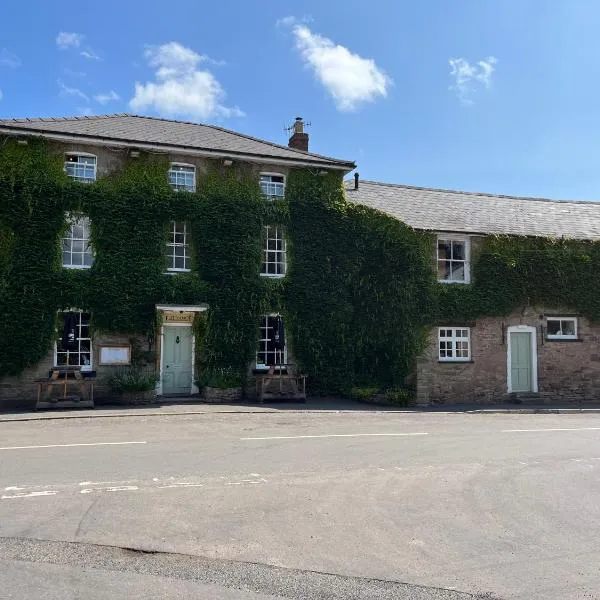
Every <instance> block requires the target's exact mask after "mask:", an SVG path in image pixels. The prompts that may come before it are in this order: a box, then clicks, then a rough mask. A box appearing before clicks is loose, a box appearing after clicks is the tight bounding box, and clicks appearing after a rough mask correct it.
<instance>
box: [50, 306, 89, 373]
mask: <svg viewBox="0 0 600 600" xmlns="http://www.w3.org/2000/svg"><path fill="white" fill-rule="evenodd" d="M58 326H59V330H58V336H57V340H56V344H55V345H54V366H55V367H61V366H63V365H67V366H78V367H81V370H82V371H91V370H92V368H93V362H92V338H91V334H90V315H89V314H88V313H85V312H82V311H80V310H74V311H70V312H66V313H61V314H60V315H59V322H58Z"/></svg>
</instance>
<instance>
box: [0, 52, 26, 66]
mask: <svg viewBox="0 0 600 600" xmlns="http://www.w3.org/2000/svg"><path fill="white" fill-rule="evenodd" d="M20 66H21V59H20V58H19V57H18V56H17V55H16V54H13V53H12V52H9V51H8V50H7V49H6V48H2V50H0V67H9V68H10V69H16V68H17V67H20Z"/></svg>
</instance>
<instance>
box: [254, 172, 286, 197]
mask: <svg viewBox="0 0 600 600" xmlns="http://www.w3.org/2000/svg"><path fill="white" fill-rule="evenodd" d="M260 192H261V194H262V195H263V196H264V197H265V198H266V199H267V200H277V199H278V198H279V199H281V198H283V196H284V195H285V176H284V175H281V173H261V174H260Z"/></svg>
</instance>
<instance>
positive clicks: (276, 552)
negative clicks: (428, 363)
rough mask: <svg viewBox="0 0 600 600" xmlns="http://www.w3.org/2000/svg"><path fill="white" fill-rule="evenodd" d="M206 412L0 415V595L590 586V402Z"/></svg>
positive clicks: (593, 468) (454, 599) (599, 550)
mask: <svg viewBox="0 0 600 600" xmlns="http://www.w3.org/2000/svg"><path fill="white" fill-rule="evenodd" d="M164 408H165V407H160V410H163V409H164ZM187 408H188V409H189V408H190V407H187ZM194 408H197V407H194ZM204 408H205V410H204V412H203V413H200V414H190V413H185V414H184V413H180V414H171V413H169V414H155V413H156V410H155V409H154V408H148V409H144V408H140V409H131V410H132V411H133V413H132V414H133V415H137V416H138V418H122V417H120V416H119V417H115V416H109V415H108V414H106V415H105V418H87V417H83V418H81V417H80V418H66V419H65V418H63V419H53V418H42V419H36V420H33V421H18V420H17V421H13V422H8V421H4V422H3V423H2V424H0V580H1V581H2V586H0V598H2V599H4V598H11V599H12V598H49V599H54V598H56V599H59V598H60V599H61V600H64V599H70V598H73V599H75V598H86V599H88V598H94V599H96V598H102V599H104V598H117V599H120V598H123V599H125V598H210V599H213V598H214V599H217V600H219V599H225V600H234V599H235V600H251V599H263V600H264V599H281V598H302V599H304V598H308V599H311V598H315V599H316V598H324V599H328V598H331V599H338V598H339V599H342V598H344V599H347V598H356V599H363V598H373V599H375V598H377V599H384V600H385V599H387V598H390V599H391V598H393V599H413V600H431V599H435V600H463V599H467V598H490V599H491V598H498V599H522V600H525V599H527V600H542V599H544V600H547V599H554V598H556V599H561V600H575V599H577V600H583V599H594V598H595V599H600V541H599V539H598V535H597V532H598V531H599V530H600V502H598V498H600V477H599V475H600V444H599V442H600V415H598V414H594V413H578V414H518V413H517V414H513V413H494V414H489V413H468V412H410V411H409V412H406V411H397V410H396V411H394V410H391V411H390V410H362V409H361V410H358V409H357V410H352V409H350V408H348V409H347V410H341V409H340V410H329V409H326V408H322V409H321V410H318V409H315V410H308V411H302V410H300V409H289V408H286V409H276V408H272V407H260V410H258V411H251V412H239V411H238V412H231V411H230V412H222V407H220V408H216V407H213V406H208V405H206V406H205V407H204ZM371 408H372V407H371ZM126 410H130V409H126ZM144 410H146V411H152V412H147V413H144V412H143V411H144ZM171 410H172V407H171ZM69 412H72V411H69ZM86 412H87V411H86ZM91 412H94V413H96V411H91ZM44 414H46V413H44ZM146 415H147V416H146Z"/></svg>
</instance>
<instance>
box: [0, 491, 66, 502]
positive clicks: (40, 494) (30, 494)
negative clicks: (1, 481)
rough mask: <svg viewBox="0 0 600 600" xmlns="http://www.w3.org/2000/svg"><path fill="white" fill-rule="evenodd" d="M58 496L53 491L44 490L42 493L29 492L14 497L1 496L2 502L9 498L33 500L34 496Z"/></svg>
mask: <svg viewBox="0 0 600 600" xmlns="http://www.w3.org/2000/svg"><path fill="white" fill-rule="evenodd" d="M56 494H58V492H57V491H55V490H45V491H43V492H29V493H27V494H15V495H14V496H1V497H0V498H1V499H2V500H8V499H10V498H33V497H35V496H56Z"/></svg>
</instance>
